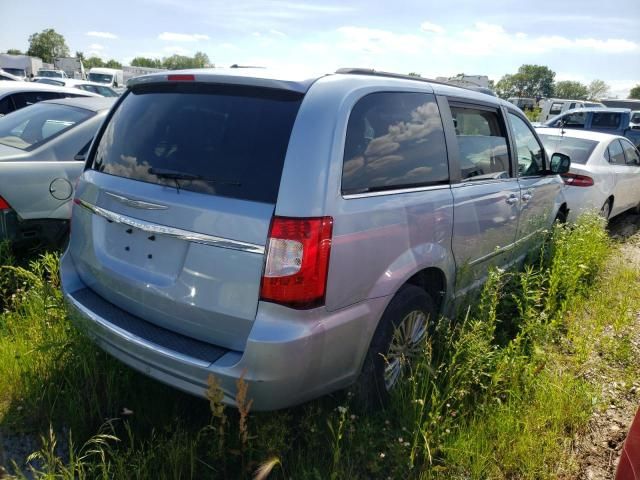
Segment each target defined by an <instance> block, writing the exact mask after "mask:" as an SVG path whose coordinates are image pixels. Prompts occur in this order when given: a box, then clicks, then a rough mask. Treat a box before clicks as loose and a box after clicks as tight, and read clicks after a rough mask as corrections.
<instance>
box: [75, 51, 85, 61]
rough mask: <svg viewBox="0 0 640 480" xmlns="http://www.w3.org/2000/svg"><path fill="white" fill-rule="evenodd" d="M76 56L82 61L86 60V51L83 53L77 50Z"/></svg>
mask: <svg viewBox="0 0 640 480" xmlns="http://www.w3.org/2000/svg"><path fill="white" fill-rule="evenodd" d="M76 58H77V59H78V60H80V61H81V62H84V53H82V52H78V51H77V50H76Z"/></svg>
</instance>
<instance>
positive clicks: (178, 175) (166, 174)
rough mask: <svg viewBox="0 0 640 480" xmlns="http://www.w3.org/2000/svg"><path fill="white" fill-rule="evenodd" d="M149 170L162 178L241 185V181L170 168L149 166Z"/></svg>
mask: <svg viewBox="0 0 640 480" xmlns="http://www.w3.org/2000/svg"><path fill="white" fill-rule="evenodd" d="M148 172H149V173H150V174H151V175H155V176H156V177H160V178H168V179H171V180H192V181H193V180H202V181H203V182H207V183H220V184H224V185H234V186H236V187H239V186H240V182H231V181H227V180H218V179H216V178H210V177H205V176H204V175H196V174H193V173H185V172H178V171H176V170H169V169H167V168H153V167H151V168H149V170H148Z"/></svg>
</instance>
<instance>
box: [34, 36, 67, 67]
mask: <svg viewBox="0 0 640 480" xmlns="http://www.w3.org/2000/svg"><path fill="white" fill-rule="evenodd" d="M27 55H31V56H32V57H40V58H41V59H42V61H43V62H46V63H53V59H54V58H56V57H68V56H69V47H67V43H66V42H65V40H64V37H63V36H62V35H60V34H59V33H58V32H56V31H55V30H54V29H53V28H47V29H45V30H43V31H42V32H40V33H34V34H33V35H31V36H30V37H29V50H28V51H27Z"/></svg>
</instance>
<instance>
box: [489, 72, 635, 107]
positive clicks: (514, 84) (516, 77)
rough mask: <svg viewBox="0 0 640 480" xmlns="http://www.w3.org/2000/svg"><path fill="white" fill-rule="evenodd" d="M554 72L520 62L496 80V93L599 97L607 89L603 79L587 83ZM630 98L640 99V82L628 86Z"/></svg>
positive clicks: (604, 93) (507, 94)
mask: <svg viewBox="0 0 640 480" xmlns="http://www.w3.org/2000/svg"><path fill="white" fill-rule="evenodd" d="M555 76H556V73H555V72H554V71H553V70H551V69H550V68H549V67H546V66H544V65H522V66H521V67H520V68H519V69H518V71H517V72H516V73H514V74H507V75H504V76H503V77H502V78H501V79H500V80H498V82H497V83H496V84H495V86H494V89H495V92H496V94H497V95H498V96H499V97H502V98H510V97H527V98H535V99H540V98H543V97H545V98H551V97H556V98H566V99H569V100H599V99H601V98H605V97H606V96H607V95H608V94H609V91H610V87H609V85H607V83H606V82H604V81H603V80H599V79H596V80H593V81H592V82H591V83H589V84H588V85H586V84H584V83H582V82H578V81H574V80H562V81H558V82H556V81H555ZM629 98H637V99H640V84H638V85H636V86H635V87H633V88H632V89H631V92H630V93H629Z"/></svg>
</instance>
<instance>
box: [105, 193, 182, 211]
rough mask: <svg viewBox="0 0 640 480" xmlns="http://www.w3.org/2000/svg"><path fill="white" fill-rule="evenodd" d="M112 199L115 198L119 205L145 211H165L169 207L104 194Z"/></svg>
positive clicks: (113, 194) (112, 194)
mask: <svg viewBox="0 0 640 480" xmlns="http://www.w3.org/2000/svg"><path fill="white" fill-rule="evenodd" d="M104 193H105V194H106V195H109V196H110V197H112V198H115V199H116V200H118V201H119V202H121V203H124V204H125V205H127V206H128V207H133V208H143V209H145V210H166V209H168V208H169V207H168V206H167V205H160V204H158V203H151V202H143V201H142V200H134V199H132V198H127V197H123V196H122V195H116V194H115V193H112V192H104Z"/></svg>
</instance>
